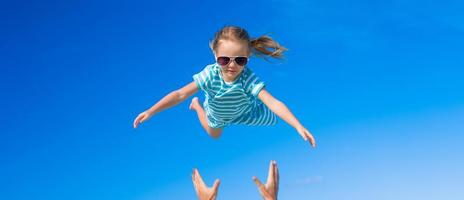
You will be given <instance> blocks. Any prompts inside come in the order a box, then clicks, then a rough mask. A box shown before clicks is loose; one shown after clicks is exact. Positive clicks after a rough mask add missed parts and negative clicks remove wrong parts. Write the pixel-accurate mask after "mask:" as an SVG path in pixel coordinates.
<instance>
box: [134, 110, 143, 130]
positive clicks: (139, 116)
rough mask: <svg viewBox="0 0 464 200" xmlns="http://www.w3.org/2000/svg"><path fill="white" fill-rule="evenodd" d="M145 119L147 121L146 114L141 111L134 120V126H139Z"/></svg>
mask: <svg viewBox="0 0 464 200" xmlns="http://www.w3.org/2000/svg"><path fill="white" fill-rule="evenodd" d="M143 121H145V115H144V114H143V113H141V114H139V115H138V116H137V117H136V118H135V120H134V128H137V127H138V126H139V124H140V123H142V122H143Z"/></svg>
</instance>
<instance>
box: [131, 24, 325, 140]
mask: <svg viewBox="0 0 464 200" xmlns="http://www.w3.org/2000/svg"><path fill="white" fill-rule="evenodd" d="M210 47H211V50H212V51H213V54H214V57H215V60H216V63H214V64H210V65H207V66H206V67H205V68H204V69H203V70H202V71H201V72H199V73H197V74H195V75H194V76H193V81H192V82H191V83H189V84H187V85H186V86H184V87H182V88H180V89H178V90H175V91H173V92H171V93H169V94H168V95H166V96H165V97H164V98H162V99H161V100H160V101H159V102H157V103H156V104H155V105H153V106H152V107H151V108H149V109H148V110H146V111H144V112H142V113H140V114H139V115H138V116H137V117H136V118H135V120H134V124H133V125H134V128H137V127H138V125H139V124H140V123H142V122H144V121H146V120H148V119H149V118H150V117H151V116H153V115H154V114H156V113H158V112H161V111H162V110H164V109H166V108H169V107H172V106H174V105H177V104H179V103H180V102H182V101H184V100H185V99H187V98H188V97H190V96H191V95H193V94H195V93H196V92H198V90H202V91H203V92H204V93H205V101H204V103H203V107H202V106H201V105H200V103H199V102H198V98H197V97H194V98H193V99H192V102H191V104H190V107H189V108H190V109H191V110H194V111H196V113H197V115H198V119H199V121H200V123H201V125H202V126H203V128H204V129H205V130H206V132H207V133H208V134H209V135H210V136H212V137H213V138H218V137H219V136H220V135H221V133H222V130H223V128H224V127H225V126H228V125H231V124H245V125H274V124H275V123H277V117H276V115H277V116H279V117H280V118H281V119H283V120H284V121H286V122H287V123H288V124H290V125H291V126H292V127H294V128H295V129H296V131H297V132H298V133H299V134H300V135H301V137H303V139H304V140H305V141H308V140H309V142H310V143H311V145H312V146H313V147H316V142H315V140H314V137H313V135H312V134H311V133H310V132H309V131H308V130H307V129H306V128H305V127H304V126H303V125H301V123H300V122H299V121H298V119H297V118H296V117H295V116H294V115H293V114H292V113H291V112H290V110H289V109H288V108H287V106H285V104H284V103H282V102H280V101H279V100H277V99H275V98H274V97H273V96H272V95H271V94H270V93H269V92H268V91H267V90H266V88H265V87H264V86H265V84H264V82H262V81H261V80H260V79H259V78H258V77H257V76H256V74H254V73H253V71H252V70H251V69H250V68H249V67H248V66H247V65H246V64H247V63H248V60H249V57H250V56H251V55H252V54H255V55H257V56H271V57H274V58H282V56H283V55H282V53H283V51H285V50H287V49H286V48H285V47H282V46H280V45H279V44H278V43H277V42H276V41H274V40H272V39H271V38H270V37H268V36H261V37H259V38H257V39H253V40H251V39H250V37H249V35H248V33H247V31H246V30H245V29H243V28H240V27H237V26H226V27H224V28H222V29H221V30H219V31H218V32H217V33H216V34H215V36H214V39H213V40H211V41H210ZM268 48H271V49H273V51H270V50H268Z"/></svg>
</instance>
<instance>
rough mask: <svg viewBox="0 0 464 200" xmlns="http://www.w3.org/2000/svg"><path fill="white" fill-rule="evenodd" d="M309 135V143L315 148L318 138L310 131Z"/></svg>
mask: <svg viewBox="0 0 464 200" xmlns="http://www.w3.org/2000/svg"><path fill="white" fill-rule="evenodd" d="M306 134H307V135H308V138H309V143H311V146H312V147H313V148H315V147H316V140H315V139H314V137H313V135H312V134H311V133H309V132H307V133H306Z"/></svg>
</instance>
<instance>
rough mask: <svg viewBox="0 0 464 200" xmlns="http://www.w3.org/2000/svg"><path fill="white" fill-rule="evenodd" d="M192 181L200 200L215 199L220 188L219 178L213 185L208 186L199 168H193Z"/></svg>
mask: <svg viewBox="0 0 464 200" xmlns="http://www.w3.org/2000/svg"><path fill="white" fill-rule="evenodd" d="M192 182H193V186H194V187H195V191H196V193H197V197H198V199H199V200H215V199H216V197H217V192H218V188H219V183H220V181H219V179H216V181H214V184H213V187H210V188H209V187H207V186H206V184H205V182H203V179H202V178H201V176H200V172H198V170H197V169H193V173H192Z"/></svg>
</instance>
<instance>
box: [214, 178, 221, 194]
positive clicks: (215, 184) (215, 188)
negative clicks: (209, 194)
mask: <svg viewBox="0 0 464 200" xmlns="http://www.w3.org/2000/svg"><path fill="white" fill-rule="evenodd" d="M220 184H221V181H220V180H219V179H216V180H215V181H214V184H213V191H214V194H216V193H217V192H218V188H219V185H220Z"/></svg>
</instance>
